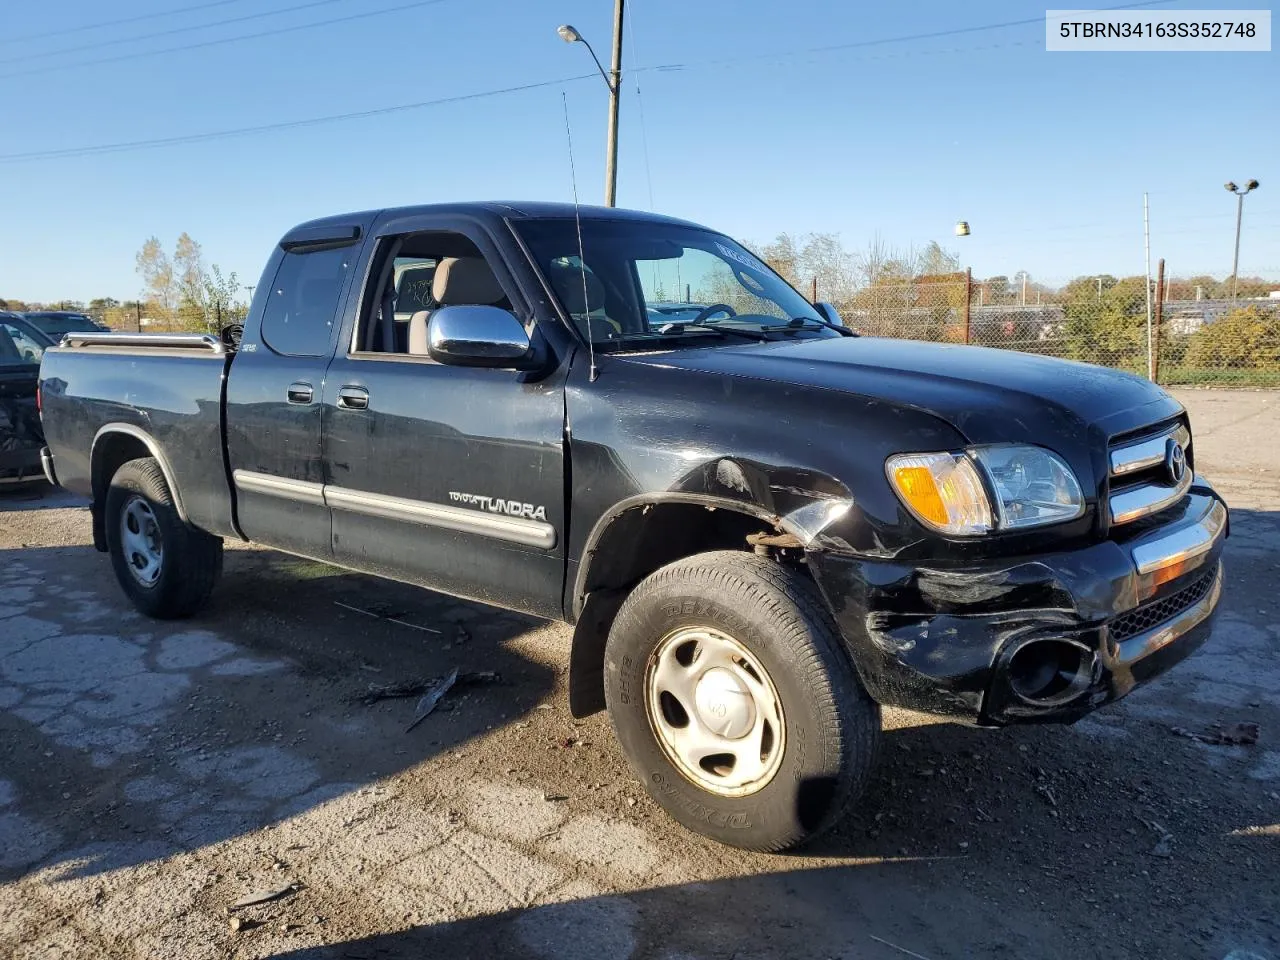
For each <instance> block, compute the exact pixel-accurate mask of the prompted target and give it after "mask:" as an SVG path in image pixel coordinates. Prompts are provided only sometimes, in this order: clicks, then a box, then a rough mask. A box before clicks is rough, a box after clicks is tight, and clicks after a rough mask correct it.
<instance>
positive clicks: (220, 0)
mask: <svg viewBox="0 0 1280 960" xmlns="http://www.w3.org/2000/svg"><path fill="white" fill-rule="evenodd" d="M240 2H241V0H212V2H211V3H197V4H194V5H193V6H190V7H176V8H174V9H173V10H161V11H159V12H157V13H142V14H139V15H138V16H136V17H125V18H123V19H121V20H99V21H98V22H97V23H86V24H82V25H81V26H78V27H63V28H59V29H57V30H47V31H45V32H44V33H27V34H24V35H22V36H20V37H4V38H0V44H6V43H25V42H26V41H28V40H43V39H45V38H46V37H64V36H66V35H67V34H69V33H84V32H85V31H86V30H99V29H101V28H103V27H121V26H124V25H125V24H126V23H140V22H141V21H143V20H158V19H160V18H161V17H176V16H177V15H178V14H180V13H193V12H195V11H196V10H208V9H210V8H211V7H225V6H228V5H230V4H233V3H240Z"/></svg>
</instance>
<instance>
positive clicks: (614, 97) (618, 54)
mask: <svg viewBox="0 0 1280 960" xmlns="http://www.w3.org/2000/svg"><path fill="white" fill-rule="evenodd" d="M622 4H623V0H614V4H613V61H612V63H611V64H610V69H609V156H608V159H607V161H606V163H605V171H604V180H605V183H604V205H605V206H606V207H616V206H617V203H616V202H615V200H616V198H617V194H618V107H619V106H620V101H621V100H622Z"/></svg>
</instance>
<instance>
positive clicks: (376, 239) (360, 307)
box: [345, 216, 537, 367]
mask: <svg viewBox="0 0 1280 960" xmlns="http://www.w3.org/2000/svg"><path fill="white" fill-rule="evenodd" d="M416 220H417V218H414V220H411V221H410V222H414V221H416ZM393 223H394V221H393ZM421 224H422V225H420V226H416V227H415V228H413V229H409V230H403V229H395V230H387V229H385V226H384V227H383V228H379V229H377V230H374V231H372V232H371V239H372V240H373V248H372V250H371V251H370V252H369V255H368V257H367V258H366V260H365V264H364V272H363V278H362V279H361V282H360V292H359V296H358V297H357V298H356V312H355V318H354V319H353V321H352V323H351V332H350V334H349V335H348V336H347V337H346V338H345V344H346V353H345V356H346V358H347V359H348V360H372V361H375V362H381V363H416V364H422V365H429V366H433V367H443V366H447V364H442V363H441V362H440V361H439V360H435V359H433V358H431V357H430V356H427V355H425V354H415V353H399V352H398V351H397V352H393V351H387V350H364V349H361V348H360V331H361V322H362V321H363V320H364V319H365V317H364V314H365V308H366V299H367V298H368V297H369V296H371V295H376V293H377V291H373V292H372V293H371V291H370V287H369V285H370V283H378V281H379V279H380V278H382V276H383V274H384V272H385V268H386V265H387V264H386V260H382V261H381V262H379V259H380V258H381V257H382V256H383V253H382V250H383V245H384V244H387V245H388V247H389V249H390V260H391V263H392V271H393V272H394V269H395V267H394V264H395V256H396V254H398V253H399V248H400V245H401V243H400V241H402V240H403V239H404V238H405V237H410V236H413V235H414V234H419V233H453V234H457V235H459V236H461V237H464V238H466V239H467V240H469V241H470V242H471V243H472V244H473V245H474V246H475V247H476V249H477V250H479V251H480V256H481V257H482V258H483V259H484V261H485V262H486V263H487V264H488V265H489V269H490V270H491V271H493V276H494V279H495V280H497V281H498V286H499V287H501V288H502V292H503V293H505V294H506V297H507V300H508V301H509V302H510V303H511V313H512V314H513V315H514V316H515V318H516V319H517V320H519V321H520V322H521V323H522V324H524V325H525V326H526V327H534V326H536V325H537V317H536V316H535V314H534V311H533V310H532V309H530V308H529V307H528V305H527V304H526V303H525V298H524V296H523V292H522V291H519V286H518V284H516V282H515V278H514V277H512V276H511V274H510V271H509V270H508V269H507V267H506V264H505V262H504V261H503V259H502V257H501V255H500V251H499V249H498V246H497V244H496V243H494V242H493V239H492V238H491V237H490V236H488V234H487V232H486V231H484V230H483V228H482V227H479V226H478V225H474V227H475V228H473V229H466V227H469V226H473V223H472V222H471V221H469V220H462V219H460V218H456V217H448V216H445V217H439V218H428V219H425V220H423V221H422V222H421ZM386 226H390V224H388V225H386ZM427 259H430V258H427ZM436 259H437V261H438V260H439V259H441V258H438V257H437V258H436ZM495 264H496V265H498V266H500V267H501V269H495ZM375 266H377V267H378V269H377V274H378V277H376V278H375V277H374V272H375V270H374V268H375ZM504 278H505V281H504ZM382 282H384V283H385V280H383V281H382ZM513 291H515V292H513ZM368 306H369V308H370V309H369V315H370V316H372V315H373V313H374V310H373V309H372V308H373V307H374V304H372V303H370V304H368ZM521 308H523V309H521ZM522 313H523V314H525V315H527V319H522V317H521V315H522Z"/></svg>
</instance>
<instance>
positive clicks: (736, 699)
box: [605, 551, 880, 851]
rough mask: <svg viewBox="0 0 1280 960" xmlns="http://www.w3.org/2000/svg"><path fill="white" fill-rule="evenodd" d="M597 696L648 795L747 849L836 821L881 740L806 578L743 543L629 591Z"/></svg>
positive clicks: (687, 822) (871, 706) (692, 825)
mask: <svg viewBox="0 0 1280 960" xmlns="http://www.w3.org/2000/svg"><path fill="white" fill-rule="evenodd" d="M605 700H606V702H607V704H608V707H609V714H610V717H611V719H612V721H613V726H614V731H615V732H616V734H617V737H618V741H619V743H620V744H621V745H622V749H623V751H624V752H625V753H626V755H627V758H628V760H629V761H630V762H631V765H632V767H633V768H634V769H635V771H636V773H637V774H638V775H639V777H640V778H641V780H642V781H643V782H644V784H645V787H646V789H647V790H648V791H649V793H650V794H651V795H652V796H653V798H654V799H655V800H657V801H658V803H659V804H661V805H662V807H663V808H664V809H665V810H666V811H667V812H668V813H669V814H670V815H671V816H672V817H674V818H675V819H676V820H678V821H679V822H680V823H682V824H683V825H684V826H686V827H688V828H689V829H690V830H693V831H695V832H697V833H701V834H703V835H705V836H708V837H711V838H712V839H714V840H718V841H719V842H721V843H725V844H729V845H731V846H735V847H741V848H744V849H747V850H763V851H778V850H784V849H787V848H789V847H794V846H797V845H799V844H801V843H804V842H805V841H807V840H810V839H812V838H813V837H816V836H818V835H819V834H821V833H823V832H825V831H826V830H828V829H830V828H831V827H832V826H833V825H835V824H836V823H837V822H838V821H839V820H840V819H841V817H843V816H844V814H845V813H846V812H847V811H848V810H849V808H851V807H852V805H853V804H854V802H855V801H856V800H857V799H858V797H859V796H860V795H861V793H862V791H863V789H864V788H865V785H866V782H867V779H868V777H869V775H870V773H871V770H872V767H873V765H874V762H875V756H876V751H877V746H878V743H879V736H880V707H879V705H878V704H876V703H875V702H874V701H873V700H872V699H871V698H870V697H869V696H868V695H867V693H866V691H865V690H864V689H863V687H862V684H861V683H860V682H859V680H858V677H857V674H856V672H855V671H854V669H853V665H852V663H851V661H850V659H849V656H848V654H847V653H846V651H845V649H844V647H843V642H842V641H841V639H840V636H839V633H838V632H837V629H836V626H835V624H834V622H833V621H832V619H831V616H830V614H829V613H828V611H827V608H826V606H825V604H824V602H823V600H822V597H821V595H820V594H819V592H818V590H817V587H816V586H815V585H814V583H813V581H812V580H810V579H809V578H808V577H806V576H804V575H803V574H801V573H798V572H796V571H794V570H791V569H788V568H787V567H784V566H782V565H780V564H778V563H775V562H774V561H772V560H770V559H768V558H766V557H760V556H756V555H754V554H749V553H741V552H733V551H725V552H718V553H704V554H699V555H697V556H693V557H688V558H686V559H684V560H679V561H677V562H675V563H672V564H670V565H668V566H666V567H663V568H662V569H661V570H658V571H657V572H656V573H654V574H652V575H651V576H649V577H648V578H646V579H645V580H644V581H642V582H641V583H640V585H639V586H637V587H636V588H635V590H634V591H633V592H632V593H631V595H630V596H629V597H628V598H627V600H626V601H625V602H624V603H623V605H622V609H621V610H620V611H619V613H618V617H617V619H616V620H615V621H614V624H613V627H612V629H611V631H610V633H609V640H608V643H607V645H606V648H605Z"/></svg>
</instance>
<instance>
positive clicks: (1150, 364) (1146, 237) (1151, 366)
mask: <svg viewBox="0 0 1280 960" xmlns="http://www.w3.org/2000/svg"><path fill="white" fill-rule="evenodd" d="M1149 213H1150V208H1149V206H1148V205H1147V195H1146V194H1145V193H1144V194H1143V195H1142V238H1143V243H1144V244H1145V246H1146V250H1147V283H1146V288H1147V379H1148V380H1154V379H1155V375H1156V369H1155V366H1156V364H1155V357H1153V356H1152V355H1151V218H1150V216H1149Z"/></svg>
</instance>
